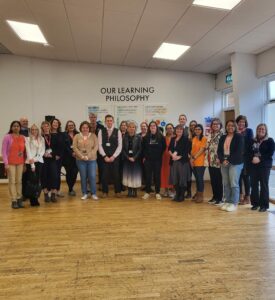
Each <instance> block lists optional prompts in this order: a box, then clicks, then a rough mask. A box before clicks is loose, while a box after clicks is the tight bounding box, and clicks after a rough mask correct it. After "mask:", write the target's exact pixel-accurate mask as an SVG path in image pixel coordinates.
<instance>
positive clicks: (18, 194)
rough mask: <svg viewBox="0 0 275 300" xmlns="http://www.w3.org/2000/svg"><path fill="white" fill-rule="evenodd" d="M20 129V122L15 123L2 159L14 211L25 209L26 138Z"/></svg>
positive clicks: (3, 149) (6, 136) (7, 135)
mask: <svg viewBox="0 0 275 300" xmlns="http://www.w3.org/2000/svg"><path fill="white" fill-rule="evenodd" d="M20 129H21V125H20V122H19V121H13V122H12V123H11V124H10V130H9V132H8V134H6V135H5V136H4V139H3V143H2V157H3V162H4V165H5V170H6V172H7V174H8V179H9V194H10V198H11V207H12V208H14V209H16V208H23V207H24V205H23V201H22V174H23V168H24V163H25V137H24V136H23V135H21V134H20Z"/></svg>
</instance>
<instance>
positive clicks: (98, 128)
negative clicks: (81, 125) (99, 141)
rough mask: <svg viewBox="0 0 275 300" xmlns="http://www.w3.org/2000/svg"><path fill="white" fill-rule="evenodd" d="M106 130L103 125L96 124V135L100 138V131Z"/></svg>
mask: <svg viewBox="0 0 275 300" xmlns="http://www.w3.org/2000/svg"><path fill="white" fill-rule="evenodd" d="M103 128H104V126H103V125H101V124H100V123H98V122H96V129H95V135H96V136H98V133H99V130H102V129H103Z"/></svg>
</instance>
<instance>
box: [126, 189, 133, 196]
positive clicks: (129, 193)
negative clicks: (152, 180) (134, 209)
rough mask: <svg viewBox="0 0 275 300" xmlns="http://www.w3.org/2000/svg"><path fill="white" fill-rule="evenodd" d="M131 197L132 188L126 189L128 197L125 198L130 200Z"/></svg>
mask: <svg viewBox="0 0 275 300" xmlns="http://www.w3.org/2000/svg"><path fill="white" fill-rule="evenodd" d="M132 196H133V191H132V188H130V187H128V195H127V197H128V198H131V197H132Z"/></svg>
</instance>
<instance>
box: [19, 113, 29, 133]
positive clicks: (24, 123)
mask: <svg viewBox="0 0 275 300" xmlns="http://www.w3.org/2000/svg"><path fill="white" fill-rule="evenodd" d="M19 121H20V125H21V129H20V134H22V135H24V136H25V137H28V136H29V120H28V118H26V117H22V118H20V120H19Z"/></svg>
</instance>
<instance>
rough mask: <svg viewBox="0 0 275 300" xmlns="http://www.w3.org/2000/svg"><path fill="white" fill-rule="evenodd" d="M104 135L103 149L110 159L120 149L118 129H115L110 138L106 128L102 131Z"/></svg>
mask: <svg viewBox="0 0 275 300" xmlns="http://www.w3.org/2000/svg"><path fill="white" fill-rule="evenodd" d="M101 134H102V148H103V150H104V152H105V153H106V155H107V156H108V157H111V156H113V154H114V153H115V151H116V149H117V147H118V129H117V128H114V129H113V131H112V134H111V136H110V137H109V136H108V131H107V129H106V128H105V127H104V128H103V129H102V130H101Z"/></svg>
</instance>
